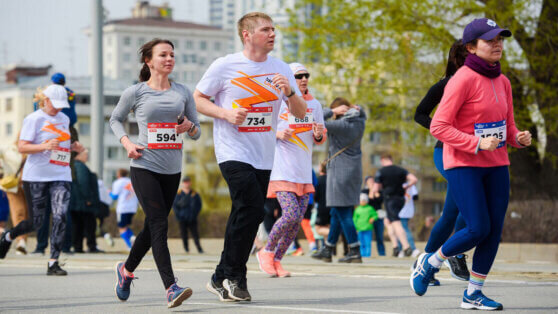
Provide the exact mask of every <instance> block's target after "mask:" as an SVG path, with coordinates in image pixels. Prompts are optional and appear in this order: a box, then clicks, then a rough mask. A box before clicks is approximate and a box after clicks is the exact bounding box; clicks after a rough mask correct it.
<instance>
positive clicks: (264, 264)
mask: <svg viewBox="0 0 558 314" xmlns="http://www.w3.org/2000/svg"><path fill="white" fill-rule="evenodd" d="M256 257H257V258H258V264H259V265H260V269H261V270H262V271H263V272H264V273H266V274H269V275H271V276H272V277H276V276H277V271H276V270H275V266H274V265H273V258H274V257H275V253H273V252H266V251H264V250H259V251H258V253H256Z"/></svg>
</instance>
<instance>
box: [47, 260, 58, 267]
mask: <svg viewBox="0 0 558 314" xmlns="http://www.w3.org/2000/svg"><path fill="white" fill-rule="evenodd" d="M54 263H56V261H48V267H52V265H54Z"/></svg>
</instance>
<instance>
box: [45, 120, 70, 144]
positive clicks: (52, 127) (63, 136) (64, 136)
mask: <svg viewBox="0 0 558 314" xmlns="http://www.w3.org/2000/svg"><path fill="white" fill-rule="evenodd" d="M57 125H59V124H53V123H50V122H47V124H45V126H43V128H42V129H41V131H45V132H48V133H52V134H54V135H58V137H57V138H56V139H57V140H59V141H60V142H65V141H67V140H69V139H70V134H68V132H65V131H64V130H61V129H58V128H57V127H56V126H57Z"/></svg>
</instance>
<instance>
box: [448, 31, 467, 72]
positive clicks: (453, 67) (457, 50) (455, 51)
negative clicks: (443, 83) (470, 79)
mask: <svg viewBox="0 0 558 314" xmlns="http://www.w3.org/2000/svg"><path fill="white" fill-rule="evenodd" d="M465 58H467V49H465V45H463V42H462V41H461V39H458V40H456V41H455V42H454V43H453V45H451V48H450V51H449V54H448V64H447V66H446V77H450V76H452V75H454V74H455V72H457V69H459V68H460V67H461V66H463V64H464V63H465Z"/></svg>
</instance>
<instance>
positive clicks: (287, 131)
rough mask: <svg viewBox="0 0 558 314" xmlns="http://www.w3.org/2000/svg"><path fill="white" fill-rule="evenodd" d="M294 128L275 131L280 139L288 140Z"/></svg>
mask: <svg viewBox="0 0 558 314" xmlns="http://www.w3.org/2000/svg"><path fill="white" fill-rule="evenodd" d="M293 132H294V129H284V130H282V131H277V138H278V139H280V140H282V141H288V140H290V139H291V137H292V136H293Z"/></svg>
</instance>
